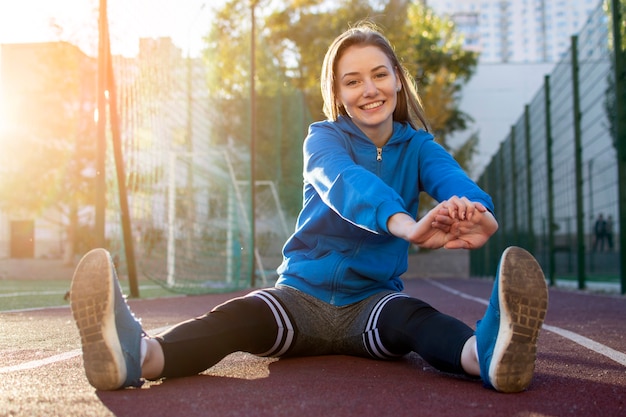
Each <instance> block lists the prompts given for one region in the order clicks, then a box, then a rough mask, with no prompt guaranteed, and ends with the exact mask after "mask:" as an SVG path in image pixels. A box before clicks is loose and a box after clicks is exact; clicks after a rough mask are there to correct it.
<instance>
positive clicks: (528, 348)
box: [476, 246, 548, 392]
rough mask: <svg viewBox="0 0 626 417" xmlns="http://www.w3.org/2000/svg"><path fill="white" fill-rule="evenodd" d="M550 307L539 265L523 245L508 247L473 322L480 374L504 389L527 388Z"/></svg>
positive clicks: (484, 379)
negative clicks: (483, 308)
mask: <svg viewBox="0 0 626 417" xmlns="http://www.w3.org/2000/svg"><path fill="white" fill-rule="evenodd" d="M547 308H548V289H547V286H546V281H545V277H544V275H543V272H542V270H541V267H540V266H539V264H538V263H537V261H536V260H535V258H533V256H532V255H531V254H530V253H528V252H527V251H525V250H524V249H522V248H518V247H514V246H512V247H509V248H507V249H506V250H505V251H504V252H503V254H502V257H501V259H500V264H499V265H498V273H497V275H496V281H495V284H494V287H493V291H492V293H491V298H490V300H489V306H488V307H487V311H486V312H485V315H484V317H483V318H482V320H480V321H479V322H478V323H477V325H476V342H477V350H478V359H479V362H480V374H481V376H482V379H483V381H484V382H485V385H487V386H490V387H493V388H495V389H496V390H498V391H502V392H519V391H523V390H525V389H526V388H527V387H528V385H529V384H530V382H531V380H532V376H533V373H534V370H535V358H536V354H537V338H538V336H539V330H540V329H541V326H542V324H543V321H544V318H545V315H546V311H547Z"/></svg>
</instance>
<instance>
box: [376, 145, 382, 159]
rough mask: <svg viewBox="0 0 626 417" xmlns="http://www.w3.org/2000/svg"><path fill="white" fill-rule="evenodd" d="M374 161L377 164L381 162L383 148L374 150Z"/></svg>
mask: <svg viewBox="0 0 626 417" xmlns="http://www.w3.org/2000/svg"><path fill="white" fill-rule="evenodd" d="M376 160H377V161H378V162H380V161H382V160H383V148H376Z"/></svg>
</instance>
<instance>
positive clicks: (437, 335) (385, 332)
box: [377, 297, 477, 375]
mask: <svg viewBox="0 0 626 417" xmlns="http://www.w3.org/2000/svg"><path fill="white" fill-rule="evenodd" d="M377 327H378V331H379V334H380V341H381V343H382V345H383V346H385V347H386V348H387V349H388V350H389V351H390V352H393V353H399V354H405V353H408V352H411V351H413V352H416V353H418V354H419V355H420V356H421V357H422V358H424V360H426V361H427V362H428V363H430V364H431V365H433V366H434V367H435V368H437V369H439V370H441V371H444V372H451V373H466V374H470V375H471V374H473V375H477V373H476V368H477V367H476V366H474V367H471V363H473V362H474V363H475V362H477V361H476V359H475V355H473V356H472V348H473V346H474V344H473V334H474V331H473V330H472V329H471V328H470V327H469V326H467V325H466V324H465V323H463V322H461V321H460V320H457V319H456V318H454V317H451V316H448V315H446V314H443V313H441V312H439V311H437V310H436V309H435V308H433V307H432V306H430V305H429V304H427V303H425V302H424V301H421V300H418V299H415V298H410V297H394V298H393V299H391V300H390V301H389V302H387V303H386V305H385V306H384V308H383V309H382V311H381V314H380V317H379V320H378V324H377ZM464 352H465V356H466V359H465V360H466V361H467V365H466V364H464V363H462V358H463V357H464V355H463V353H464ZM464 365H466V366H464Z"/></svg>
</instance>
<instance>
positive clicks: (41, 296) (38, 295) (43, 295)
mask: <svg viewBox="0 0 626 417" xmlns="http://www.w3.org/2000/svg"><path fill="white" fill-rule="evenodd" d="M69 287H70V281H68V280H66V279H64V280H56V279H55V280H50V279H46V280H15V279H8V280H7V279H3V280H0V311H11V310H22V309H30V308H42V307H59V306H67V305H69V301H68V300H66V299H65V295H66V293H67V292H68V291H69ZM122 291H123V292H124V293H125V294H128V293H130V290H129V289H128V286H127V283H125V282H123V283H122ZM139 295H140V298H156V297H173V296H177V294H174V293H172V292H171V291H167V290H166V289H164V288H162V287H160V286H158V285H155V284H152V283H151V282H142V283H140V285H139Z"/></svg>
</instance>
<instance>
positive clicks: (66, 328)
mask: <svg viewBox="0 0 626 417" xmlns="http://www.w3.org/2000/svg"><path fill="white" fill-rule="evenodd" d="M406 292H407V293H408V294H410V295H413V296H416V297H420V298H423V299H425V300H427V301H428V302H430V303H431V304H433V305H434V306H435V307H437V308H439V309H440V310H442V311H444V312H446V313H449V314H451V315H454V316H456V317H459V318H460V319H462V320H464V321H465V322H466V323H468V324H469V325H471V326H474V324H475V322H476V320H477V319H479V318H480V317H481V316H482V314H483V312H484V309H485V306H484V303H485V302H486V300H487V299H488V297H489V294H490V292H491V281H488V280H479V279H437V280H425V279H408V280H406ZM241 294H243V293H242V292H239V293H235V294H226V295H206V296H194V297H181V298H168V299H160V300H131V301H130V305H131V308H132V309H133V311H134V312H135V313H136V314H137V316H139V317H142V318H143V325H144V328H146V329H148V330H150V329H156V328H160V327H163V326H169V325H172V324H174V323H176V322H178V321H180V320H183V319H187V318H190V317H193V316H196V315H200V314H202V313H204V312H205V311H207V310H209V309H210V308H212V307H213V306H215V305H217V304H219V303H221V302H223V301H224V300H226V299H228V298H231V297H233V296H235V295H241ZM79 349H80V346H79V343H78V331H77V330H76V328H75V325H74V322H73V320H72V318H71V313H70V311H69V309H68V308H57V309H45V310H37V311H25V312H14V313H3V314H0V378H1V379H0V416H133V417H136V416H151V417H157V416H186V417H194V416H298V417H308V416H324V415H332V416H394V417H400V416H421V415H423V416H455V417H456V416H459V417H460V416H463V417H471V416H518V417H522V416H524V417H526V416H533V417H541V416H603V417H611V416H616V417H617V416H620V417H623V416H626V299H624V297H620V296H611V295H592V294H586V293H580V292H574V291H566V290H558V289H551V290H550V306H549V309H548V314H547V318H546V327H545V328H544V330H543V331H542V332H541V334H540V338H539V346H538V358H537V366H536V373H535V378H534V380H533V382H532V384H531V386H530V387H529V389H528V390H527V391H526V392H523V393H520V394H499V393H496V392H494V391H491V390H488V389H485V388H483V387H482V385H481V383H480V382H477V381H474V380H470V379H466V378H461V377H454V376H450V375H445V374H442V373H439V372H437V371H435V370H434V369H433V368H431V367H430V366H429V365H427V364H426V363H425V362H424V361H423V360H422V359H421V358H420V357H419V356H417V355H414V354H412V355H409V356H407V357H405V358H403V359H402V360H400V361H394V362H382V361H375V360H367V359H361V358H352V357H346V356H325V357H310V358H301V359H288V360H274V359H264V358H256V357H254V356H251V355H248V354H243V353H237V354H233V355H230V356H229V357H227V358H225V359H224V360H223V361H222V362H220V364H218V365H216V366H215V367H214V368H212V369H210V370H209V371H207V372H205V373H203V374H201V375H198V376H196V377H190V378H181V379H175V380H167V381H163V382H159V383H151V384H146V386H144V387H143V388H141V389H128V390H122V391H115V392H96V391H95V390H94V389H93V388H92V387H91V386H90V385H89V384H88V383H87V380H86V378H85V376H84V372H83V368H82V362H81V357H80V353H79V352H80V351H79Z"/></svg>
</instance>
